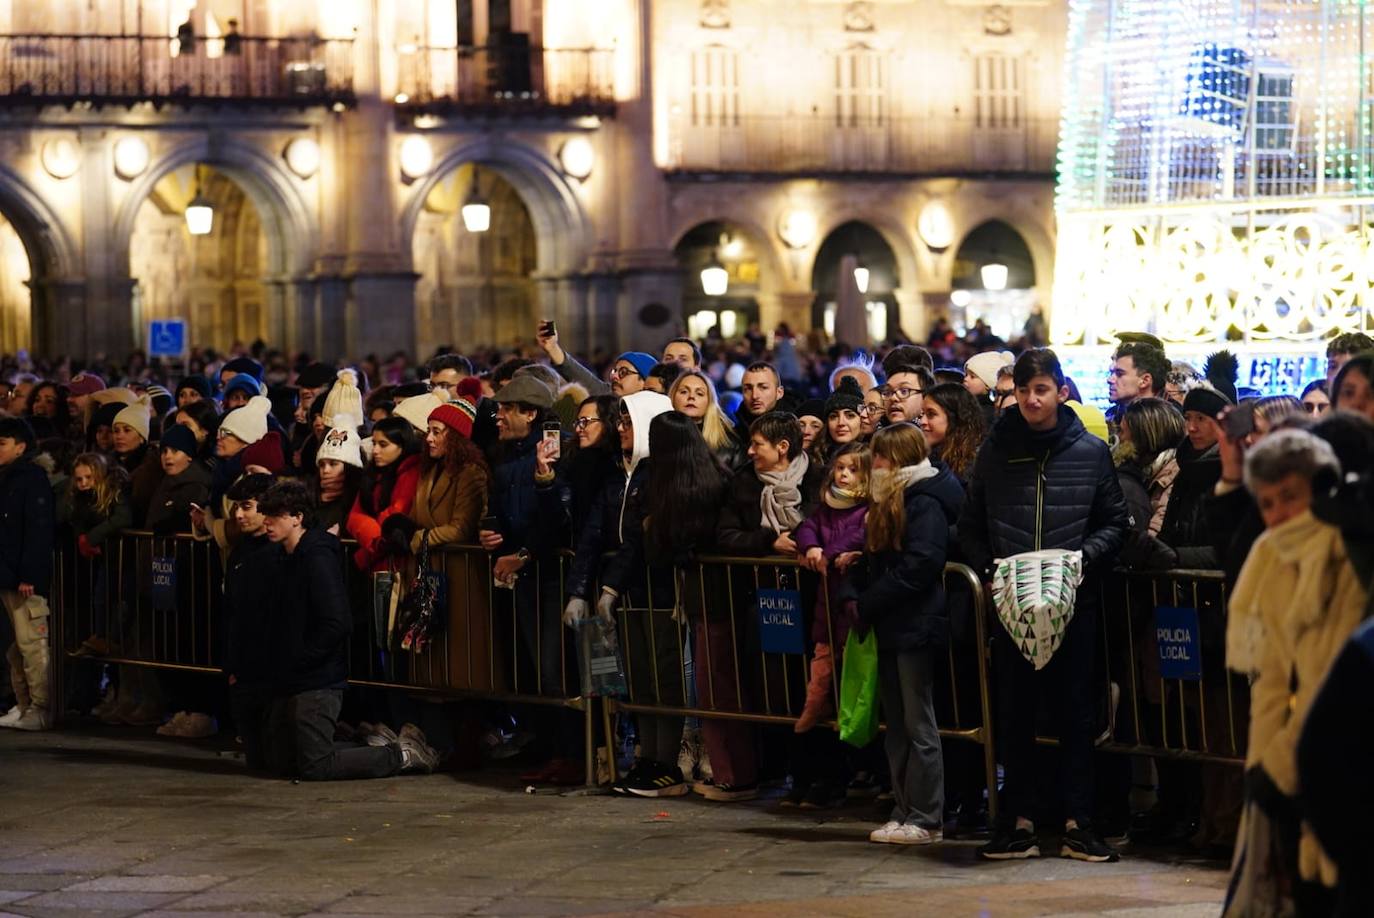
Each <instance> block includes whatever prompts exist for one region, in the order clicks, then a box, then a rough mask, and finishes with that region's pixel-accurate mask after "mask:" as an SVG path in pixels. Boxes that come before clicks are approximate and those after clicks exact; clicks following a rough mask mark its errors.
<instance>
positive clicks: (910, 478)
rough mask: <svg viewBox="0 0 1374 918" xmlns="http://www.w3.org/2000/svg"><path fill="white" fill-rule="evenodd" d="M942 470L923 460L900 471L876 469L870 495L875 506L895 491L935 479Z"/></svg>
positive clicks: (871, 480) (905, 466)
mask: <svg viewBox="0 0 1374 918" xmlns="http://www.w3.org/2000/svg"><path fill="white" fill-rule="evenodd" d="M938 474H940V470H939V469H937V468H936V467H935V466H933V465H931V464H930V460H929V459H922V460H921V461H920V462H918V463H916V464H915V465H904V466H902V467H901V468H899V469H874V470H873V474H872V476H871V478H870V483H869V495H870V497H871V499H872V501H873V503H875V504H880V503H882V502H883V501H885V500H887V498H888V497H890V496H891V495H892V493H893V492H894V491H905V490H906V489H907V488H909V487H911V486H912V485H914V484H917V483H918V482H922V481H925V480H926V479H927V478H934V477H935V476H936V475H938Z"/></svg>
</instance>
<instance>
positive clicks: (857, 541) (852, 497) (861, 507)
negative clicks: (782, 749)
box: [794, 441, 873, 733]
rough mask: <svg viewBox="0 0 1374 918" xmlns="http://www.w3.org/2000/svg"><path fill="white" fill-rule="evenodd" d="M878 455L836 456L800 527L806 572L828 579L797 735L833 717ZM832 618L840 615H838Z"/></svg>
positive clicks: (849, 452) (855, 448)
mask: <svg viewBox="0 0 1374 918" xmlns="http://www.w3.org/2000/svg"><path fill="white" fill-rule="evenodd" d="M872 465H873V454H872V453H871V452H869V449H868V447H867V446H865V445H864V444H862V443H859V442H857V441H856V442H853V443H847V444H845V445H844V446H843V447H841V448H840V450H839V452H838V453H836V454H835V461H834V462H833V463H832V464H831V466H830V479H829V481H828V482H826V486H825V490H824V491H822V492H821V505H820V506H819V507H817V508H816V512H815V513H813V514H811V516H810V517H809V518H808V519H807V520H806V521H805V522H803V523H802V524H801V525H800V526H798V527H797V553H798V554H799V555H800V556H801V564H802V567H805V568H806V569H807V570H812V571H815V572H816V573H818V574H820V575H821V576H822V577H823V578H824V582H825V592H824V593H820V594H818V595H817V597H816V613H815V616H814V618H813V619H812V622H811V640H812V642H813V643H814V644H815V648H816V649H815V653H814V656H813V658H812V660H811V680H810V682H809V683H808V684H807V687H806V704H805V706H804V707H803V708H802V713H801V717H799V718H798V719H797V723H796V726H795V727H794V729H795V730H796V732H797V733H805V732H806V731H808V730H810V729H811V728H812V727H814V726H816V723H817V722H818V721H819V720H820V719H821V718H822V717H824V716H825V715H826V714H827V713H829V711H830V707H831V706H830V700H831V697H832V695H833V690H834V689H833V686H834V679H833V675H834V670H835V666H834V664H835V660H836V659H837V657H836V651H838V650H839V649H842V648H843V647H844V641H845V638H846V637H848V635H849V626H850V624H851V623H852V619H851V617H850V615H849V614H848V613H846V612H844V611H842V606H843V601H842V599H841V595H842V594H841V590H842V589H843V586H844V583H845V580H846V573H847V571H848V569H849V565H850V564H852V563H853V562H854V561H855V560H856V559H857V558H858V557H859V555H860V553H861V552H862V551H863V547H864V518H865V517H866V516H867V514H868V477H869V472H870V470H871V468H872ZM832 613H834V614H833V615H832Z"/></svg>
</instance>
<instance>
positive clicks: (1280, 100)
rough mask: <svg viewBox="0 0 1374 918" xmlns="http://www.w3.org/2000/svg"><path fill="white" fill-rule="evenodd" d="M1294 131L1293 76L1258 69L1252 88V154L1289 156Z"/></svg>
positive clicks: (1291, 150)
mask: <svg viewBox="0 0 1374 918" xmlns="http://www.w3.org/2000/svg"><path fill="white" fill-rule="evenodd" d="M1297 132H1298V125H1297V112H1296V111H1295V109H1294V105H1293V74H1292V73H1290V72H1287V71H1283V70H1260V72H1259V80H1258V82H1257V83H1256V86H1255V151H1256V152H1259V153H1292V152H1293V143H1294V140H1295V139H1296V136H1297Z"/></svg>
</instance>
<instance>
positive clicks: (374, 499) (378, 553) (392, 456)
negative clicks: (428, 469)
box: [348, 418, 421, 571]
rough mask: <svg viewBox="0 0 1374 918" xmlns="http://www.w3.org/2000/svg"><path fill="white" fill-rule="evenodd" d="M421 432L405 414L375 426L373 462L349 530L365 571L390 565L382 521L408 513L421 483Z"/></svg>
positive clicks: (355, 553)
mask: <svg viewBox="0 0 1374 918" xmlns="http://www.w3.org/2000/svg"><path fill="white" fill-rule="evenodd" d="M420 446H421V441H420V435H419V433H418V432H417V431H416V430H415V428H414V427H413V426H411V423H410V422H409V421H407V420H406V419H404V418H385V419H384V420H381V421H378V422H377V424H376V426H374V427H373V428H372V464H371V465H370V466H368V468H367V470H366V471H365V472H364V474H363V486H362V488H361V489H359V491H358V499H357V500H356V501H354V503H353V510H352V511H351V512H350V513H349V514H348V534H349V535H351V536H352V537H353V538H355V539H357V540H358V550H357V551H356V552H354V553H353V561H354V563H355V564H357V565H358V567H359V568H361V569H362V570H365V571H379V570H382V569H384V568H385V567H386V565H387V559H386V552H385V551H383V550H382V524H383V523H385V522H386V520H387V518H388V517H391V516H393V515H395V514H397V513H400V514H408V513H410V510H411V508H412V507H414V505H415V491H416V490H417V488H418V487H419V484H420V455H419V453H420Z"/></svg>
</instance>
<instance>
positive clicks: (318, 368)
mask: <svg viewBox="0 0 1374 918" xmlns="http://www.w3.org/2000/svg"><path fill="white" fill-rule="evenodd" d="M338 375H339V371H338V370H336V369H334V368H333V367H331V366H330V365H329V364H327V363H312V364H310V365H309V366H307V367H306V368H305V369H304V370H301V371H300V373H298V374H297V375H296V385H297V386H299V387H300V388H302V389H324V388H327V387H329V386H331V385H333V383H334V379H335V377H337V376H338Z"/></svg>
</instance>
